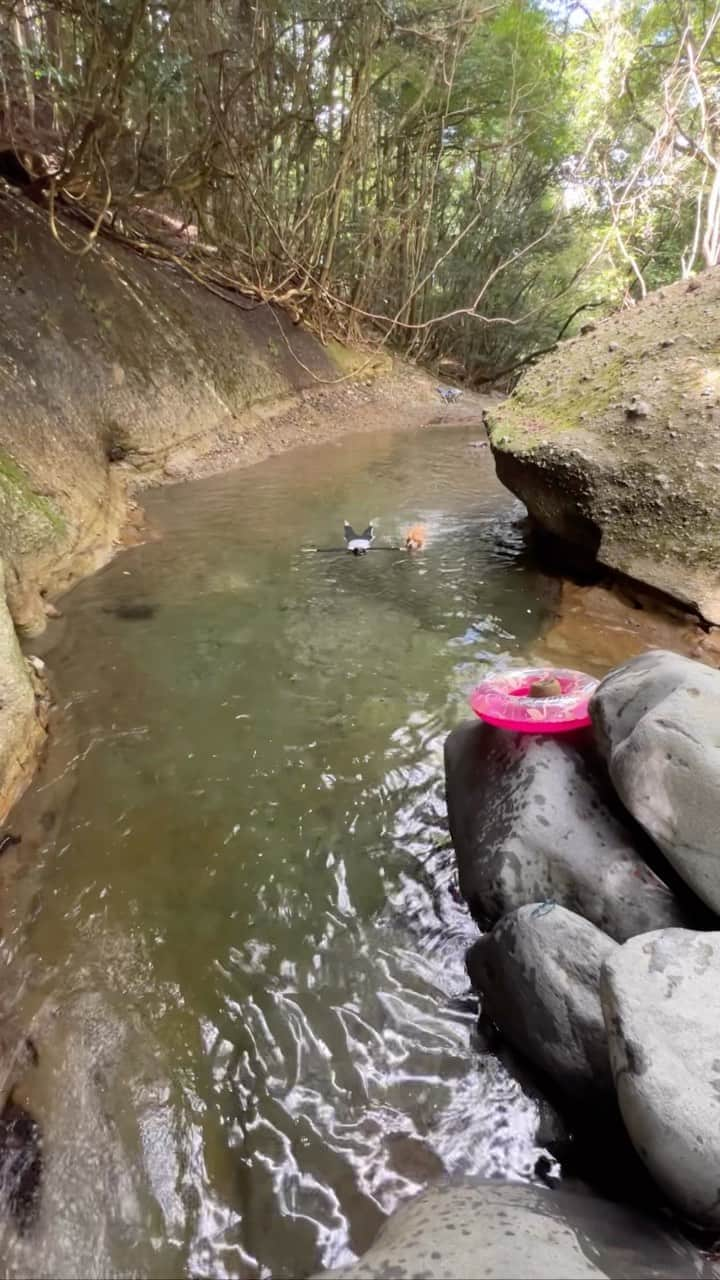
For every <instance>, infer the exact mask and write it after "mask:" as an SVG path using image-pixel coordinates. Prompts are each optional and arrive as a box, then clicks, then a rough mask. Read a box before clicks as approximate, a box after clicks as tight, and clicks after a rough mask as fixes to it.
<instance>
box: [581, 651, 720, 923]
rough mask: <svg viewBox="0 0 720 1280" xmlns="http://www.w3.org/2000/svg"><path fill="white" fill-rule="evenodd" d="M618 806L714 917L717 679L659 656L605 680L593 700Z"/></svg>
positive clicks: (718, 885) (718, 862) (719, 743)
mask: <svg viewBox="0 0 720 1280" xmlns="http://www.w3.org/2000/svg"><path fill="white" fill-rule="evenodd" d="M590 709H591V714H592V718H593V726H594V729H595V735H596V739H597V742H598V745H599V747H600V750H601V752H602V753H603V755H604V756H605V758H606V760H607V763H608V769H609V772H610V777H611V778H612V781H613V784H614V786H615V789H616V790H617V793H618V795H619V796H620V798H621V800H622V801H623V804H624V805H625V806H626V807H627V809H628V810H629V811H630V813H632V814H633V816H634V817H635V818H636V819H637V821H638V822H639V823H641V825H642V826H643V827H644V828H645V830H646V831H647V832H648V833H649V835H650V836H651V837H652V839H653V840H654V841H655V843H656V844H657V845H658V846H659V848H660V849H662V851H663V853H664V854H665V856H666V857H667V859H668V861H669V862H671V863H672V865H673V866H674V868H675V870H676V871H677V872H678V873H679V874H680V876H682V878H683V879H684V880H685V881H686V883H687V884H688V885H689V886H690V887H691V888H692V889H693V890H694V891H695V893H697V894H698V895H699V896H700V897H701V898H702V899H703V901H704V902H705V903H707V905H708V906H709V907H711V908H712V909H713V910H714V911H716V912H720V836H719V828H718V795H720V732H719V731H718V725H720V672H718V671H714V670H712V669H711V668H710V667H706V666H703V664H702V663H699V662H693V661H692V660H691V659H689V658H683V657H680V656H679V655H678V654H675V653H670V652H668V651H665V650H656V651H654V652H650V653H645V654H641V655H640V656H639V657H637V658H634V659H633V660H632V661H630V662H627V663H625V664H624V665H623V666H622V667H619V668H618V669H617V670H616V671H613V672H611V673H610V675H609V676H607V677H606V678H605V680H603V681H602V683H601V684H600V686H599V688H598V690H597V691H596V693H595V695H594V697H593V699H592V701H591V707H590Z"/></svg>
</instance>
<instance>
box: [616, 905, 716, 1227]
mask: <svg viewBox="0 0 720 1280" xmlns="http://www.w3.org/2000/svg"><path fill="white" fill-rule="evenodd" d="M601 993H602V1003H603V1010H604V1014H605V1020H606V1024H607V1029H608V1038H609V1043H610V1057H611V1063H612V1069H613V1074H614V1077H615V1085H616V1089H617V1094H618V1100H619V1103H620V1110H621V1112H622V1116H623V1120H624V1122H625V1125H626V1128H627V1130H628V1133H629V1134H630V1137H631V1139H632V1141H633V1143H634V1146H635V1148H636V1150H637V1152H638V1154H639V1155H640V1156H641V1158H642V1159H643V1161H644V1162H645V1164H646V1166H647V1168H648V1169H649V1170H650V1172H651V1173H652V1175H653V1177H654V1178H655V1179H656V1181H657V1182H658V1184H659V1185H660V1186H661V1187H662V1189H663V1190H664V1191H665V1192H666V1194H667V1196H668V1198H669V1199H670V1201H671V1202H672V1203H673V1204H674V1205H675V1206H676V1207H677V1208H678V1209H680V1211H681V1212H682V1213H684V1214H685V1215H686V1216H687V1217H688V1218H690V1219H692V1220H693V1221H694V1222H698V1223H702V1224H703V1225H706V1226H711V1227H714V1228H715V1229H717V1228H718V1227H720V1194H719V1191H718V1182H719V1179H718V1170H719V1169H720V1123H719V1117H720V1035H719V1031H718V1028H720V933H697V932H695V931H694V930H685V929H661V930H659V931H658V932H656V933H650V934H646V935H645V936H644V937H641V938H633V939H631V940H630V942H627V943H626V944H625V945H624V946H623V947H620V948H618V949H617V951H615V952H614V953H613V954H612V955H611V956H609V957H608V959H607V961H606V962H605V965H604V968H603V973H602V979H601Z"/></svg>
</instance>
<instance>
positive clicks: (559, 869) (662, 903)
mask: <svg viewBox="0 0 720 1280" xmlns="http://www.w3.org/2000/svg"><path fill="white" fill-rule="evenodd" d="M445 774H446V784H447V804H448V816H449V821H450V831H451V834H452V838H453V844H454V846H455V852H456V856H457V863H458V870H459V878H460V890H461V893H462V895H463V897H464V898H465V900H466V901H467V903H468V905H469V907H470V910H471V911H472V913H473V915H474V916H475V918H476V919H477V920H478V922H479V923H480V924H481V925H486V924H487V923H494V922H495V921H497V920H498V919H499V918H500V917H501V916H503V915H504V914H505V913H506V912H508V911H512V910H514V909H515V908H517V907H521V906H525V905H526V904H528V903H538V902H543V901H546V900H551V901H554V902H557V903H558V904H559V905H561V906H564V907H566V908H567V909H568V910H570V911H574V912H575V913H576V914H577V915H580V916H582V917H583V918H584V919H586V920H589V921H590V922H591V923H592V924H594V925H596V926H597V928H599V929H601V930H603V931H604V932H605V933H607V934H608V935H609V936H610V937H611V938H614V939H615V940H616V941H619V942H622V941H624V940H625V939H627V938H630V937H633V936H634V935H635V934H637V933H646V932H648V931H649V930H652V929H657V928H663V927H667V926H672V925H686V924H688V923H693V922H692V921H689V919H688V915H687V912H686V911H685V909H684V907H683V906H682V905H681V904H680V903H679V902H678V901H677V899H676V897H675V896H674V895H673V893H672V892H671V891H670V889H669V888H668V887H667V885H665V884H664V883H663V882H662V881H661V880H660V879H659V878H658V877H657V876H656V875H655V874H654V872H653V871H652V870H651V869H650V867H649V866H648V865H647V863H646V860H645V856H644V855H647V856H650V857H652V856H653V852H652V850H651V849H650V848H649V841H648V842H645V841H644V839H643V836H642V833H640V832H639V831H638V830H636V828H635V827H634V825H633V826H631V825H630V823H629V822H628V820H626V818H625V816H624V814H623V811H622V807H621V806H620V805H619V804H618V802H617V798H616V796H615V795H614V794H613V791H612V788H611V786H610V784H609V782H608V780H607V778H606V776H605V771H604V768H603V766H602V763H601V762H600V761H599V759H598V757H597V755H596V752H595V749H594V747H593V744H592V739H591V737H590V735H589V733H586V732H584V731H583V732H581V733H577V734H576V733H572V734H563V735H562V736H560V737H549V736H546V737H541V736H534V735H530V734H510V733H507V732H505V731H503V730H500V729H495V728H493V727H492V726H490V725H486V724H482V723H481V722H477V721H472V722H471V721H468V722H466V723H464V724H462V725H460V726H459V727H458V728H457V729H455V730H453V732H452V733H451V734H450V736H449V737H448V739H447V741H446V744H445ZM646 845H647V846H648V847H646Z"/></svg>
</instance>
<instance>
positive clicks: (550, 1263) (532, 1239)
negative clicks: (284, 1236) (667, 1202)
mask: <svg viewBox="0 0 720 1280" xmlns="http://www.w3.org/2000/svg"><path fill="white" fill-rule="evenodd" d="M713 1274H714V1273H713V1271H712V1269H711V1267H710V1265H709V1264H708V1263H707V1262H706V1261H705V1260H704V1258H703V1257H702V1256H701V1255H700V1254H699V1253H698V1252H697V1250H695V1249H694V1248H693V1247H692V1245H690V1244H688V1243H687V1242H686V1241H685V1240H682V1239H681V1238H680V1237H678V1236H675V1235H673V1234H672V1233H671V1232H670V1231H668V1230H664V1229H663V1228H661V1227H660V1226H659V1225H657V1224H656V1223H655V1222H653V1221H652V1219H650V1218H646V1217H645V1216H644V1215H642V1214H640V1213H637V1212H635V1211H634V1210H631V1209H626V1208H624V1207H623V1206H621V1205H618V1204H614V1203H612V1202H611V1201H608V1200H601V1199H599V1198H597V1197H595V1196H585V1195H577V1194H575V1193H574V1192H568V1191H545V1190H540V1189H539V1188H538V1187H530V1186H521V1185H518V1184H513V1183H507V1182H505V1183H503V1182H485V1183H479V1184H475V1185H472V1186H469V1185H461V1186H447V1187H433V1188H431V1189H430V1190H429V1191H425V1192H423V1194H422V1195H420V1196H418V1197H417V1199H415V1200H411V1201H410V1202H409V1203H408V1204H405V1205H402V1206H401V1208H399V1209H398V1210H396V1212H395V1213H394V1214H393V1215H392V1217H391V1218H390V1219H389V1220H388V1222H387V1223H386V1224H385V1225H384V1227H383V1228H382V1230H381V1232H380V1235H379V1236H378V1238H377V1240H376V1241H375V1243H374V1244H373V1245H372V1247H371V1248H370V1249H368V1251H367V1253H365V1254H363V1256H362V1257H361V1258H360V1259H359V1260H358V1261H357V1262H356V1263H353V1264H350V1265H349V1266H345V1267H338V1268H337V1270H335V1271H326V1272H324V1278H325V1280H389V1278H390V1277H392V1278H393V1280H412V1278H413V1277H421V1278H422V1280H460V1277H464V1280H480V1278H481V1277H482V1280H518V1278H519V1277H521V1278H522V1280H602V1277H613V1278H615V1277H617V1278H618V1280H659V1278H660V1277H663V1278H664V1280H690V1277H695V1276H703V1277H711V1276H712V1275H713ZM320 1280H322V1278H320Z"/></svg>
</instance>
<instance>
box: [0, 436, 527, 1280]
mask: <svg viewBox="0 0 720 1280" xmlns="http://www.w3.org/2000/svg"><path fill="white" fill-rule="evenodd" d="M473 434H474V435H477V434H478V429H477V428H476V429H475V432H474V433H473V432H472V431H468V430H466V429H465V430H461V429H456V428H449V427H445V426H444V427H442V428H431V429H428V430H426V431H423V432H419V433H416V434H410V433H407V432H396V433H387V432H386V433H384V434H381V435H375V434H369V435H361V436H357V437H350V438H345V440H344V442H343V443H341V444H338V445H324V446H318V447H312V448H307V449H304V450H300V451H295V452H292V453H288V454H286V455H285V456H282V457H279V458H275V459H273V460H271V461H268V462H265V463H263V464H261V465H259V466H256V467H254V468H251V469H247V470H240V471H237V472H234V473H232V474H226V475H223V476H220V477H217V478H213V479H210V480H204V481H201V482H196V483H194V484H191V485H182V486H177V487H174V488H169V489H165V490H159V491H155V492H153V493H151V494H149V495H147V496H146V497H147V500H146V508H147V510H148V513H149V517H150V520H151V522H152V525H153V526H154V527H155V529H156V530H157V534H158V536H157V538H156V540H153V541H150V542H148V543H146V544H145V545H144V546H142V547H138V548H135V549H133V550H130V551H127V552H125V553H124V554H122V555H120V556H118V557H117V558H116V559H115V560H114V561H113V562H112V563H111V564H110V565H108V566H107V567H106V568H105V569H104V570H103V571H102V572H100V573H98V574H97V575H96V576H95V577H93V578H91V579H89V580H87V581H85V582H83V583H81V584H80V585H79V586H77V587H76V588H75V590H73V591H72V592H71V593H70V594H69V595H68V596H67V597H66V598H65V600H64V602H63V605H62V607H63V613H64V617H63V619H62V621H61V622H58V623H54V624H52V626H53V631H52V633H51V639H50V640H48V641H47V642H46V645H45V649H44V650H43V652H46V656H47V661H48V663H49V666H50V669H51V672H52V680H53V687H54V691H55V694H56V697H57V701H58V707H59V712H58V715H57V717H56V722H55V727H54V731H53V735H52V739H51V744H50V750H49V756H48V759H47V762H46V764H45V766H44V768H43V771H42V773H41V775H40V777H39V778H38V781H37V783H36V785H35V786H34V787H33V789H32V790H31V791H30V793H29V794H28V795H27V797H26V798H25V800H24V801H23V802H22V804H21V806H20V807H19V809H18V811H17V813H16V815H14V821H15V822H16V824H17V829H18V830H19V831H20V832H21V833H22V834H23V844H22V845H21V846H19V847H18V849H17V850H14V851H13V852H12V853H11V854H8V855H6V857H4V858H3V861H2V863H1V864H0V876H1V877H2V889H3V903H4V905H3V909H2V926H3V938H2V958H3V962H4V966H5V970H6V980H5V983H4V1000H5V1007H6V1012H9V1013H10V1015H11V1016H12V1017H14V1018H16V1019H17V1020H18V1021H19V1022H20V1023H21V1024H22V1026H23V1027H24V1028H25V1030H27V1031H30V1032H31V1034H32V1037H33V1040H34V1043H35V1045H36V1046H37V1050H38V1055H39V1061H38V1063H37V1065H36V1066H34V1067H31V1068H29V1069H28V1070H27V1072H26V1074H25V1075H23V1077H22V1079H21V1080H20V1082H19V1085H18V1088H17V1090H16V1094H15V1097H16V1099H17V1100H18V1101H20V1102H21V1103H22V1104H23V1105H25V1106H28V1107H29V1108H30V1109H31V1110H32V1112H33V1114H34V1115H36V1116H37V1118H38V1120H39V1122H40V1124H41V1126H42V1131H43V1135H44V1164H45V1168H44V1179H43V1189H42V1197H41V1202H40V1209H39V1216H38V1220H37V1222H36V1224H35V1226H34V1227H33V1228H32V1229H31V1230H30V1231H29V1232H28V1233H27V1234H26V1235H25V1236H24V1237H19V1236H18V1235H16V1233H15V1232H14V1231H13V1229H12V1228H11V1227H9V1226H8V1225H7V1224H5V1225H4V1227H3V1229H2V1235H3V1239H2V1242H1V1246H0V1254H1V1256H2V1264H1V1270H2V1274H3V1275H7V1276H47V1275H52V1276H55V1277H75V1276H81V1275H82V1276H118V1277H119V1276H147V1277H170V1276H184V1275H187V1276H214V1277H222V1276H232V1277H258V1276H263V1277H269V1276H273V1277H298V1276H306V1275H310V1274H312V1272H313V1271H314V1270H316V1269H318V1268H320V1267H323V1266H331V1265H337V1264H338V1263H339V1262H342V1261H343V1260H344V1259H347V1258H349V1257H350V1256H352V1255H353V1254H356V1253H358V1252H360V1251H362V1250H363V1249H364V1248H365V1247H367V1245H368V1244H369V1242H370V1241H371V1239H372V1237H373V1236H374V1234H375V1232H376V1231H377V1228H378V1225H379V1223H380V1222H381V1220H382V1218H383V1215H384V1214H386V1213H387V1212H388V1211H389V1210H391V1209H392V1208H393V1207H394V1206H395V1205H397V1204H398V1203H399V1202H400V1200H402V1199H403V1198H405V1197H407V1196H409V1195H411V1194H413V1193H414V1192H416V1191H417V1190H418V1189H419V1188H420V1187H422V1186H424V1185H426V1183H428V1182H429V1181H432V1180H433V1179H435V1178H437V1177H439V1176H444V1174H445V1173H452V1174H468V1175H472V1174H481V1175H483V1176H492V1175H509V1176H512V1177H516V1178H528V1177H531V1176H532V1170H533V1167H534V1164H535V1161H536V1159H537V1156H538V1154H539V1152H538V1149H537V1148H536V1146H535V1142H534V1132H535V1120H536V1114H537V1106H536V1103H535V1101H533V1099H532V1098H531V1097H529V1096H528V1095H527V1094H526V1093H525V1092H523V1089H522V1088H521V1086H520V1084H519V1083H518V1082H517V1081H516V1079H515V1078H513V1076H512V1075H511V1074H509V1072H508V1070H507V1069H506V1067H505V1066H504V1065H503V1064H502V1062H501V1061H500V1060H499V1059H498V1058H497V1057H496V1056H494V1054H493V1053H492V1052H491V1051H490V1049H488V1047H487V1046H485V1045H483V1043H482V1042H481V1041H479V1040H478V1039H477V1035H476V1020H477V1014H476V1007H475V1004H474V1002H473V1000H472V999H471V998H470V996H469V992H468V984H467V980H466V976H465V971H464V965H463V955H464V950H465V947H466V946H467V944H468V942H469V941H470V940H471V939H472V938H473V936H475V929H474V926H473V925H472V922H471V921H470V920H469V917H468V915H467V912H466V910H465V908H464V907H463V905H462V904H461V903H460V901H459V900H458V896H457V892H456V888H455V877H454V867H453V855H452V850H451V849H450V847H449V842H448V838H447V829H446V818H445V809H444V798H443V779H442V742H443V738H444V736H445V734H446V732H447V731H448V729H449V728H450V727H452V725H453V724H454V723H456V722H457V721H458V720H459V719H460V718H461V717H462V716H464V715H465V714H466V713H467V712H466V707H467V704H466V698H467V693H468V691H469V690H470V688H471V687H472V685H473V683H474V682H475V681H476V680H477V678H478V677H479V676H480V675H481V674H482V673H483V672H484V671H485V670H487V669H488V667H489V666H491V665H493V664H496V663H505V662H509V661H516V660H518V659H522V658H523V657H525V656H527V655H528V654H529V653H530V652H531V651H532V646H533V643H534V642H535V641H536V638H537V636H538V634H539V631H540V629H541V628H542V626H543V625H544V623H545V622H546V620H547V617H548V613H549V610H550V607H551V604H552V594H553V588H552V585H551V584H550V583H549V581H548V580H547V579H546V578H545V577H543V576H542V574H540V573H539V572H538V571H537V570H536V569H534V568H533V567H532V564H531V562H530V561H529V559H528V557H527V555H526V552H525V549H524V543H523V537H522V531H521V528H520V525H519V518H520V516H521V514H522V513H521V509H520V508H519V506H518V504H517V503H516V502H515V501H514V500H513V499H512V498H511V497H510V496H509V495H508V494H507V493H506V492H505V491H504V490H502V489H501V488H500V486H499V485H498V483H497V481H496V480H495V478H494V474H493V468H492V460H491V458H490V457H489V451H488V449H487V448H484V449H483V448H479V447H477V443H476V442H474V441H473ZM344 517H347V518H348V519H349V520H350V521H351V522H352V523H353V524H355V526H356V527H362V526H364V524H365V523H366V522H367V520H368V519H369V518H371V517H373V518H375V519H376V520H377V521H378V538H377V541H378V544H396V543H397V542H398V540H399V538H400V536H401V534H402V532H403V529H404V528H405V527H406V526H407V525H409V524H411V523H413V522H415V521H416V520H418V519H421V520H422V521H423V523H425V524H426V526H427V529H428V533H429V542H428V546H427V549H426V550H425V552H424V553H423V554H421V555H417V556H408V555H406V554H405V553H403V552H392V551H385V550H384V551H376V552H373V553H372V554H370V555H368V556H366V557H364V558H361V559H354V558H352V557H349V556H347V555H345V554H343V553H340V554H333V553H327V552H323V553H317V552H315V551H313V550H307V548H312V547H313V546H320V547H332V546H334V545H341V542H342V520H343V518H344Z"/></svg>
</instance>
